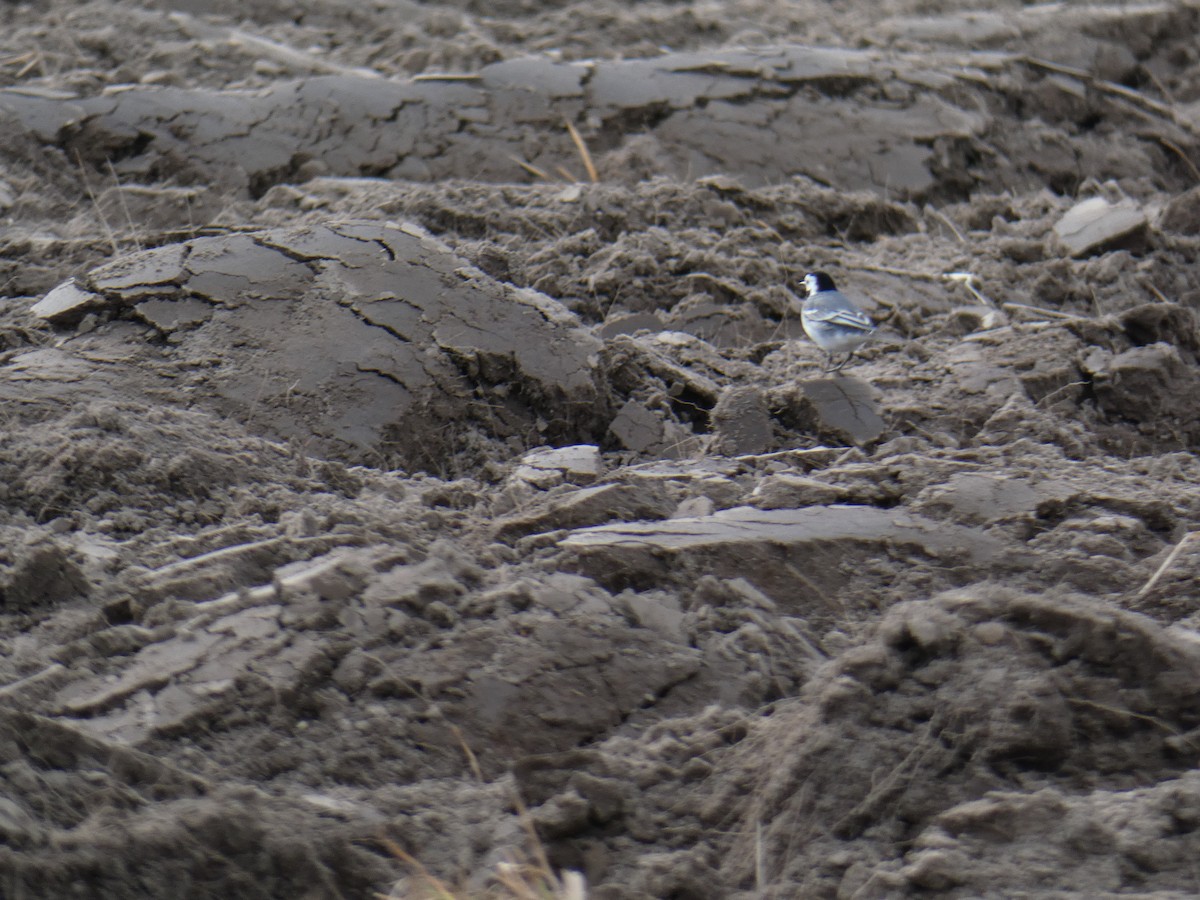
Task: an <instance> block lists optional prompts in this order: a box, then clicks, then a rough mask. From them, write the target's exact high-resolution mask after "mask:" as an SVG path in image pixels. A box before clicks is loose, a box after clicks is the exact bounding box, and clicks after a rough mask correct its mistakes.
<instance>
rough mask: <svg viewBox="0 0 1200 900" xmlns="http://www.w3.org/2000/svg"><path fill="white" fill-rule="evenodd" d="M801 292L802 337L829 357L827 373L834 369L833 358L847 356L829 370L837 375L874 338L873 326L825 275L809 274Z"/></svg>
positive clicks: (869, 318)
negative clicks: (803, 296)
mask: <svg viewBox="0 0 1200 900" xmlns="http://www.w3.org/2000/svg"><path fill="white" fill-rule="evenodd" d="M804 290H805V291H806V297H805V300H804V305H803V306H802V307H801V309H800V323H801V324H802V325H803V326H804V333H805V334H807V335H808V336H809V337H810V338H812V342H813V343H814V344H816V345H817V346H818V347H820V348H821V349H822V350H824V351H825V354H826V356H827V357H828V365H827V367H826V368H827V370H828V366H830V365H833V358H834V355H835V354H838V353H845V354H846V358H845V359H843V360H842V361H841V362H840V363H838V364H837V365H836V366H833V368H832V370H831V371H834V372H837V371H838V370H840V369H841V368H842V367H843V366H844V365H846V363H848V362H850V358H851V357H852V356H854V351H855V350H857V349H858V348H859V347H860V346H862V344H864V343H865V342H866V341H868V340H870V339H871V336H872V335H874V334H875V323H874V322H872V321H871V317H870V316H868V315H867V314H866V313H865V312H863V311H862V310H861V309H859V308H858V307H857V306H855V305H854V303H853V302H851V301H850V299H849V298H848V297H846V295H845V294H843V293H842V292H841V291H839V290H838V289H837V287H836V286H835V285H834V283H833V279H832V278H830V277H829V275H828V274H826V273H825V272H809V273H808V274H807V275H805V276H804Z"/></svg>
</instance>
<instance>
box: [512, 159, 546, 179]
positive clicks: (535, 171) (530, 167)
mask: <svg viewBox="0 0 1200 900" xmlns="http://www.w3.org/2000/svg"><path fill="white" fill-rule="evenodd" d="M508 158H509V159H511V160H512V161H513V162H515V163H516V164H517V165H518V166H520V167H521V168H522V169H524V170H525V171H526V172H528V173H529V174H530V175H532V176H533V177H534V178H540V179H542V181H553V180H554V179H553V178H551V177H550V173H549V172H547V171H546V170H545V169H539V168H538V167H537V166H535V165H534V164H533V163H529V162H525V160H523V159H521V158H520V157H519V156H513V155H511V154H510V155H509V157H508Z"/></svg>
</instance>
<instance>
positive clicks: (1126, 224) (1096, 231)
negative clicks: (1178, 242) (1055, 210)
mask: <svg viewBox="0 0 1200 900" xmlns="http://www.w3.org/2000/svg"><path fill="white" fill-rule="evenodd" d="M1147 224H1148V222H1147V219H1146V214H1145V213H1144V212H1143V211H1142V208H1141V207H1140V206H1139V205H1138V204H1137V203H1136V202H1135V201H1133V200H1121V201H1120V202H1118V203H1109V202H1108V201H1107V200H1105V199H1104V198H1103V197H1090V198H1088V199H1087V200H1084V201H1082V202H1080V203H1077V204H1075V205H1074V206H1073V207H1071V208H1070V209H1069V210H1067V212H1066V214H1065V215H1063V217H1062V218H1061V219H1059V220H1058V222H1057V223H1056V224H1055V226H1054V234H1055V235H1056V236H1057V237H1058V240H1059V243H1060V244H1061V245H1062V247H1063V249H1064V250H1065V251H1066V253H1067V254H1068V255H1069V256H1075V257H1081V256H1091V255H1093V254H1096V253H1102V252H1104V251H1105V250H1110V249H1113V248H1114V247H1115V245H1117V244H1121V243H1124V242H1128V241H1130V240H1133V239H1135V238H1136V237H1137V236H1138V235H1140V234H1142V233H1144V232H1145V230H1146V226H1147Z"/></svg>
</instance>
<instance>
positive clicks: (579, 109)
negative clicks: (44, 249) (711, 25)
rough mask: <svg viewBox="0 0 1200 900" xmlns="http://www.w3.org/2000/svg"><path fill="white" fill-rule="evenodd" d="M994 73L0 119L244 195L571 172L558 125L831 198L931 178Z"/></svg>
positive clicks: (736, 64) (226, 95) (618, 70)
mask: <svg viewBox="0 0 1200 900" xmlns="http://www.w3.org/2000/svg"><path fill="white" fill-rule="evenodd" d="M1002 64H1003V59H1002V58H1000V57H998V56H997V55H995V54H992V55H986V56H985V55H980V56H979V57H978V58H974V57H972V56H971V55H970V54H967V53H964V52H957V53H955V54H953V55H948V56H946V57H945V58H936V59H934V58H930V57H929V56H928V55H917V54H912V55H908V56H905V55H900V54H896V53H893V52H885V51H880V50H875V49H844V48H817V47H804V46H796V45H787V46H780V47H762V48H752V49H741V50H720V51H702V52H700V51H698V52H686V53H670V54H665V55H663V56H661V57H657V58H654V59H631V60H599V61H593V62H587V63H579V62H554V61H551V60H549V59H542V58H525V59H513V60H505V61H502V62H498V63H495V64H493V65H490V66H485V67H484V68H483V69H482V70H480V71H479V72H478V73H476V74H474V75H470V76H465V77H464V76H453V77H446V78H436V77H434V78H430V77H425V78H421V79H414V80H410V81H400V80H388V79H381V78H375V77H367V76H365V75H364V76H359V75H355V74H354V73H352V72H344V73H338V74H328V75H315V76H312V77H307V78H303V79H300V80H297V81H290V82H281V83H277V84H274V85H271V86H269V87H267V88H263V89H259V90H226V91H214V90H201V89H191V88H182V87H163V86H147V85H130V86H127V87H126V88H124V89H123V90H120V91H114V92H110V93H106V94H103V95H99V96H92V97H75V96H70V95H63V94H61V93H47V92H33V91H29V90H25V89H20V88H9V89H6V90H0V113H3V114H6V115H7V116H8V117H10V118H11V119H12V120H14V121H15V122H17V123H19V125H20V126H22V127H24V128H25V129H26V130H28V131H29V132H31V133H33V134H34V135H35V137H36V138H38V139H40V140H42V141H43V142H45V143H48V144H54V145H57V146H59V147H61V148H63V149H64V150H66V151H67V152H68V153H69V154H71V155H72V158H74V154H75V153H79V154H80V155H81V156H82V157H83V158H85V159H91V160H93V161H94V162H95V163H96V164H97V165H104V164H106V161H107V160H117V161H118V162H116V163H115V164H116V166H117V171H118V174H119V176H120V177H121V178H122V179H124V180H130V179H132V180H138V179H142V178H144V177H148V176H151V175H153V174H154V173H155V172H156V171H161V170H163V169H164V168H167V169H170V170H172V171H177V172H178V174H180V175H182V176H183V177H184V178H185V179H190V180H193V181H195V182H197V183H209V182H212V181H214V180H216V181H220V182H224V183H227V184H233V185H235V186H238V187H240V188H241V189H243V190H244V191H246V192H248V193H251V194H259V193H261V192H262V191H264V190H266V188H268V187H270V186H271V185H272V184H278V183H281V182H287V181H295V180H297V178H301V177H303V174H302V172H301V168H302V167H303V166H305V165H309V164H311V163H319V165H320V167H321V168H322V169H323V170H324V172H326V173H328V174H332V175H342V176H362V175H367V176H374V175H384V176H390V177H405V178H414V179H422V180H441V179H445V178H454V177H469V178H473V179H481V180H489V181H511V180H514V179H523V178H526V177H528V173H526V172H525V171H524V170H523V169H522V168H521V167H520V165H519V163H518V162H517V161H516V160H524V161H526V162H528V163H531V164H533V165H534V166H537V167H540V168H542V169H543V170H545V171H554V170H555V168H556V167H558V166H567V167H572V166H578V163H579V159H578V154H577V150H576V148H575V147H574V145H573V143H572V141H571V138H570V136H569V134H568V133H567V131H566V129H564V128H563V126H562V123H563V121H564V119H565V120H567V121H572V122H585V123H588V124H587V125H586V127H585V128H584V131H585V134H584V137H585V138H586V139H591V138H598V137H600V136H603V140H604V142H605V143H606V144H611V142H612V141H613V140H614V138H615V139H616V140H617V143H618V145H621V144H623V143H624V142H625V141H626V140H627V139H628V138H632V137H634V136H635V135H644V134H646V133H647V132H648V133H649V134H650V135H652V136H653V137H654V138H655V139H656V140H657V141H658V142H659V144H660V145H661V147H662V150H663V153H662V157H661V163H662V165H663V167H664V169H665V170H666V171H667V172H669V173H673V174H675V175H677V176H679V177H693V178H695V177H701V176H704V175H707V174H713V173H720V174H729V175H736V176H739V177H740V178H742V180H743V181H744V182H745V183H746V184H747V185H748V186H753V185H756V184H770V183H777V182H779V181H780V180H783V179H786V178H789V177H791V176H793V175H799V174H805V175H809V176H811V177H814V178H819V179H821V180H823V181H827V182H828V183H830V184H834V185H837V186H839V187H842V188H847V189H858V188H869V189H874V190H878V191H890V192H893V193H894V192H896V191H897V190H901V191H915V192H919V191H923V190H927V189H929V188H931V187H933V186H935V185H936V183H937V179H938V175H937V172H936V170H937V168H938V165H939V163H938V157H937V152H936V151H935V149H934V146H933V145H934V142H935V141H937V140H943V139H944V140H960V139H970V138H972V137H974V136H977V135H979V134H980V133H982V131H983V130H984V129H985V128H986V126H987V124H988V121H989V120H988V117H987V115H986V113H984V112H981V110H983V109H984V108H985V103H984V102H983V101H982V100H979V101H971V100H966V99H964V98H966V97H967V95H968V94H969V93H971V92H982V91H983V90H984V89H983V88H982V87H981V86H980V85H979V79H978V78H977V77H974V75H973V77H972V79H966V78H964V77H963V75H962V73H964V72H965V71H967V69H966V68H964V67H969V69H970V71H971V72H972V73H976V74H977V73H978V72H979V71H981V70H994V69H996V68H997V67H998V66H1000V65H1002ZM884 86H886V92H885V91H883V90H882V88H883V87H884ZM955 91H957V92H958V93H957V94H956V93H955ZM885 93H886V96H885ZM630 123H636V125H634V126H633V127H631V124H630Z"/></svg>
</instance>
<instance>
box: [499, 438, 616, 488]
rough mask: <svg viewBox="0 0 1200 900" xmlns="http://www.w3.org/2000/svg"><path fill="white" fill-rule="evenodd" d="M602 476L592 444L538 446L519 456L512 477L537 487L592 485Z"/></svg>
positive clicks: (598, 459)
mask: <svg viewBox="0 0 1200 900" xmlns="http://www.w3.org/2000/svg"><path fill="white" fill-rule="evenodd" d="M602 474H604V460H603V459H602V458H601V456H600V448H599V447H597V446H596V445H595V444H574V445H572V446H569V447H540V448H538V449H537V450H531V451H529V452H528V453H526V454H525V455H524V456H523V457H521V462H520V464H519V465H518V466H517V469H516V471H515V472H514V473H513V477H514V478H517V479H520V480H521V481H525V482H528V483H529V484H532V485H535V486H538V487H551V486H553V485H555V484H560V483H562V482H563V481H569V482H571V483H572V484H580V485H584V484H591V483H593V482H594V481H596V479H598V478H599V477H600V476H601V475H602Z"/></svg>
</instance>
